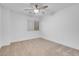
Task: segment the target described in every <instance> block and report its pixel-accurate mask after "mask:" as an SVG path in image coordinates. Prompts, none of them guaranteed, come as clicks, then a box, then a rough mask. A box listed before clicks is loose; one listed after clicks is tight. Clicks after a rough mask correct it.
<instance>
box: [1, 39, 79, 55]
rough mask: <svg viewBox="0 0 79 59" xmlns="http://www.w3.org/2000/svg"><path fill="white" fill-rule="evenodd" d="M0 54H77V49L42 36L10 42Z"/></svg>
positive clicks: (78, 52) (78, 51)
mask: <svg viewBox="0 0 79 59" xmlns="http://www.w3.org/2000/svg"><path fill="white" fill-rule="evenodd" d="M0 55H1V56H79V50H76V49H72V48H69V47H66V46H63V45H60V44H57V43H54V42H51V41H48V40H46V39H43V38H36V39H32V40H25V41H20V42H15V43H12V44H11V45H9V46H4V47H2V48H1V49H0Z"/></svg>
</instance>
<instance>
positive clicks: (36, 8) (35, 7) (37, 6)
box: [24, 3, 48, 14]
mask: <svg viewBox="0 0 79 59" xmlns="http://www.w3.org/2000/svg"><path fill="white" fill-rule="evenodd" d="M31 6H32V7H31V8H26V9H24V10H25V11H27V10H29V11H30V10H32V11H33V12H34V13H35V14H38V13H40V11H41V10H45V9H46V8H48V6H47V5H45V6H43V5H42V4H41V3H31Z"/></svg>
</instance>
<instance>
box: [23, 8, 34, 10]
mask: <svg viewBox="0 0 79 59" xmlns="http://www.w3.org/2000/svg"><path fill="white" fill-rule="evenodd" d="M24 10H33V9H32V8H30V9H24Z"/></svg>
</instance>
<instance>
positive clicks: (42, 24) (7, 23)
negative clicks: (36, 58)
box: [0, 3, 79, 56]
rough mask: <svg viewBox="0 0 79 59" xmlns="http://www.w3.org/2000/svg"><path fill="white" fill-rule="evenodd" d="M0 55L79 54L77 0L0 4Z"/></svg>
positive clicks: (78, 9) (78, 10)
mask: <svg viewBox="0 0 79 59" xmlns="http://www.w3.org/2000/svg"><path fill="white" fill-rule="evenodd" d="M0 56H79V3H0Z"/></svg>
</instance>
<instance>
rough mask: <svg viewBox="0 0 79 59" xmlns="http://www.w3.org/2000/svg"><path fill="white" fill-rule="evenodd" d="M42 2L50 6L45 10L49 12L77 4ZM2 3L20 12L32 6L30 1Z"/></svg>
mask: <svg viewBox="0 0 79 59" xmlns="http://www.w3.org/2000/svg"><path fill="white" fill-rule="evenodd" d="M41 4H43V5H47V6H48V8H47V9H46V10H45V11H46V12H47V13H48V14H53V13H55V12H57V11H59V10H62V9H63V8H66V7H70V6H72V5H75V4H74V3H41ZM1 5H2V6H4V7H6V8H9V9H11V10H14V11H16V12H20V13H25V11H24V9H26V8H31V5H30V3H2V4H1ZM26 12H27V11H26ZM25 14H26V13H25Z"/></svg>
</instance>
